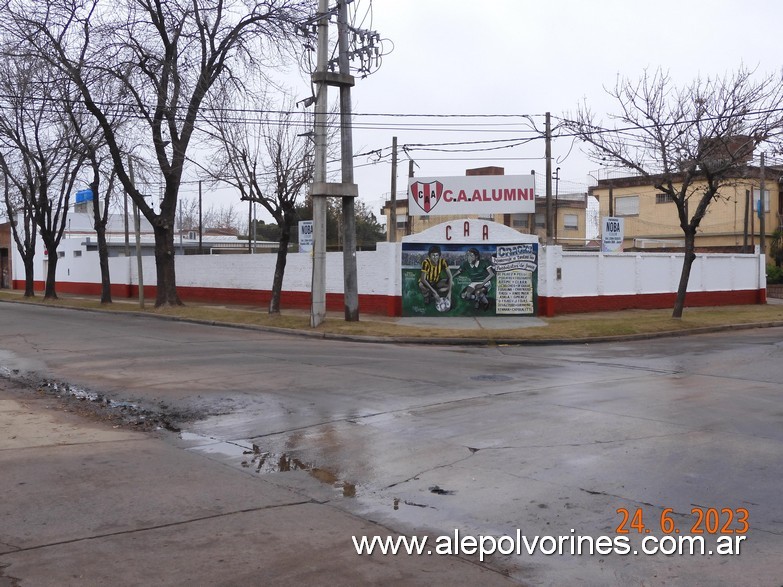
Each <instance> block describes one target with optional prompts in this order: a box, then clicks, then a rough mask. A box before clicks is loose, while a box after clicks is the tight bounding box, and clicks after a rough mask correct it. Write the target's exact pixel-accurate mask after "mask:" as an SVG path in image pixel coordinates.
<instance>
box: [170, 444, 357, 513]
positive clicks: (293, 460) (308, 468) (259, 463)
mask: <svg viewBox="0 0 783 587" xmlns="http://www.w3.org/2000/svg"><path fill="white" fill-rule="evenodd" d="M179 436H180V438H181V439H182V440H185V441H188V442H189V443H195V446H191V447H190V448H189V449H188V450H191V451H197V452H201V453H206V454H213V455H214V454H218V455H222V456H225V457H228V460H230V461H232V462H233V463H234V464H236V465H238V466H240V467H242V468H243V469H250V470H251V471H253V472H254V473H258V474H259V475H269V474H273V473H287V472H291V471H304V472H305V473H307V474H308V475H310V477H312V478H313V479H316V480H317V481H319V482H320V483H323V484H324V485H328V486H330V487H333V488H334V489H336V490H338V491H340V492H341V493H342V496H343V497H356V484H355V483H350V482H348V481H346V480H344V479H341V478H340V476H339V475H338V474H337V473H335V472H334V471H332V470H329V469H326V468H324V467H320V466H318V465H317V464H315V463H312V462H309V461H307V460H304V459H302V458H300V457H297V456H295V455H293V454H290V453H285V452H282V453H277V452H273V451H267V450H263V449H262V448H261V447H260V446H259V445H257V444H255V443H250V442H242V441H231V442H227V441H220V440H217V439H214V438H210V437H207V436H201V435H199V434H193V433H192V432H181V433H180V435H179Z"/></svg>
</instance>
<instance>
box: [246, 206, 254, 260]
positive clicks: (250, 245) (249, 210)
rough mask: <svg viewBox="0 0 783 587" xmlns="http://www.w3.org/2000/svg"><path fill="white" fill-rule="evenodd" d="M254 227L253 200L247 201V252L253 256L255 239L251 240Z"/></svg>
mask: <svg viewBox="0 0 783 587" xmlns="http://www.w3.org/2000/svg"><path fill="white" fill-rule="evenodd" d="M251 226H253V198H248V199H247V252H248V253H249V254H251V255H252V254H253V239H251V238H250V228H251Z"/></svg>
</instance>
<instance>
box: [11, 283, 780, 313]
mask: <svg viewBox="0 0 783 587" xmlns="http://www.w3.org/2000/svg"><path fill="white" fill-rule="evenodd" d="M12 288H13V289H24V281H21V280H14V282H13V283H12ZM43 288H44V283H43V282H41V281H36V282H35V289H36V290H43ZM57 291H58V292H61V293H68V294H75V295H89V296H100V294H101V286H100V284H97V283H75V282H60V283H58V284H57ZM177 291H178V292H179V296H180V298H181V299H182V301H183V302H186V303H187V302H202V303H209V304H238V305H249V306H255V307H261V308H265V307H266V306H267V305H268V304H269V300H270V299H271V297H272V292H271V291H269V290H249V289H223V288H210V287H184V286H179V287H177ZM156 292H157V289H156V287H155V286H153V285H150V286H144V296H145V298H146V299H148V300H154V299H155V295H156ZM138 295H139V290H138V287H136V286H135V285H112V296H116V297H117V298H136V297H138ZM675 297H676V296H675V294H673V293H661V294H638V295H607V296H582V297H573V298H555V297H546V296H540V297H539V298H538V314H539V315H540V316H555V315H559V314H576V313H583V312H611V311H616V310H628V309H648V310H649V309H662V308H671V307H673V306H674V299H675ZM766 303H767V291H766V289H758V290H754V289H751V290H740V291H712V292H702V291H699V292H690V293H688V295H687V297H686V298H685V305H686V306H687V307H698V306H731V305H748V304H766ZM280 307H281V309H302V310H305V309H309V308H310V292H299V291H284V292H283V293H282V295H281V297H280ZM344 308H345V306H344V301H343V295H342V294H326V309H327V310H331V311H340V310H343V309H344ZM359 308H360V310H361V311H362V312H366V313H368V314H377V315H381V316H402V297H401V296H383V295H371V294H359Z"/></svg>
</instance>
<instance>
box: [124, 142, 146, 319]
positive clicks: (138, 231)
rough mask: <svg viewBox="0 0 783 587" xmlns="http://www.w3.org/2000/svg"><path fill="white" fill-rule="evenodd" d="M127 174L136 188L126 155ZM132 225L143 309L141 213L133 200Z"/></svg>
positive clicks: (129, 161)
mask: <svg viewBox="0 0 783 587" xmlns="http://www.w3.org/2000/svg"><path fill="white" fill-rule="evenodd" d="M128 176H129V178H130V182H131V185H132V186H133V189H136V182H135V180H134V179H133V160H132V159H131V156H130V155H128ZM133 225H134V228H135V231H136V267H137V272H138V280H137V281H138V286H139V308H141V309H142V310H143V309H144V265H143V263H142V261H141V214H140V213H139V206H138V205H137V204H136V202H133Z"/></svg>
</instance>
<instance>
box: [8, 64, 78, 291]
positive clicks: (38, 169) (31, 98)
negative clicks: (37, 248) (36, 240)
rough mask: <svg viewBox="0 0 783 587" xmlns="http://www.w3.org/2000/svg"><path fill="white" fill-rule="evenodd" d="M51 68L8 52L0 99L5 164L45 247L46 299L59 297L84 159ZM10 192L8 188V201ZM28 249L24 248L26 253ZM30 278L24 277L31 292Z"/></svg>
mask: <svg viewBox="0 0 783 587" xmlns="http://www.w3.org/2000/svg"><path fill="white" fill-rule="evenodd" d="M51 74H52V71H51V70H50V69H48V68H47V67H42V63H41V62H40V60H38V59H36V58H34V57H30V56H22V57H19V56H17V57H10V56H5V58H4V59H3V62H2V65H0V91H2V94H3V95H2V98H0V99H2V100H3V101H4V102H5V104H3V107H2V108H0V166H2V169H3V171H4V173H5V175H6V178H7V180H10V182H11V183H12V184H13V185H14V187H15V189H16V192H17V194H19V195H20V196H21V198H22V203H21V207H22V209H23V212H24V213H25V214H27V213H30V214H31V215H32V219H33V220H34V221H35V223H36V224H37V226H38V231H39V234H40V235H41V239H42V240H43V243H44V245H45V247H46V254H47V258H48V263H47V271H46V283H45V289H44V298H45V299H48V298H57V292H56V271H57V260H58V258H59V257H58V253H57V247H58V246H59V244H60V240H61V239H62V236H63V232H64V231H65V225H66V219H67V216H68V205H69V201H70V194H71V191H72V189H73V186H74V183H75V181H76V177H77V174H78V172H79V168H80V166H81V164H82V162H83V160H84V155H83V154H81V153H80V152H79V151H78V150H76V149H75V135H74V129H73V127H72V126H71V124H70V123H69V120H68V118H67V117H66V116H65V115H64V112H63V110H62V108H60V106H61V104H62V102H61V101H60V100H59V99H58V96H57V95H56V93H55V92H56V88H57V83H56V80H54V79H53V77H52V75H51ZM10 197H11V196H10V194H9V191H8V190H7V189H6V200H7V201H6V205H7V206H8V205H9V202H8V199H9V198H10ZM13 226H14V230H16V225H15V224H14V225H13ZM25 226H26V222H25ZM15 237H16V239H17V244H21V243H24V242H25V239H24V238H20V235H15ZM33 252H34V250H33ZM28 253H29V252H23V257H24V256H25V255H26V254H28ZM31 267H32V264H30V268H31ZM25 272H26V273H27V272H28V265H27V262H26V263H25ZM30 279H31V278H30V276H26V278H25V281H26V282H28V285H26V286H25V292H26V295H27V290H28V287H29V282H30Z"/></svg>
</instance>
